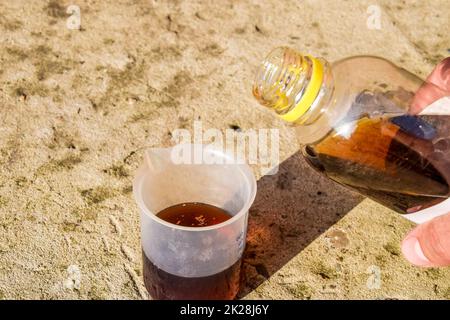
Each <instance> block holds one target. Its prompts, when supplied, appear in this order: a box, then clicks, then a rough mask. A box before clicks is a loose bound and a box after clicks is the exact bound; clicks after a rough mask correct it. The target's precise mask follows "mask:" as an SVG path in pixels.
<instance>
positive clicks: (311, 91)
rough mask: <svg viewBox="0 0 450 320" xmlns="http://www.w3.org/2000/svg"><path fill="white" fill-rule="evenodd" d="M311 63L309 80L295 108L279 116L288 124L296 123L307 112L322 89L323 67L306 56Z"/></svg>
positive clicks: (316, 60) (317, 61) (315, 60)
mask: <svg viewBox="0 0 450 320" xmlns="http://www.w3.org/2000/svg"><path fill="white" fill-rule="evenodd" d="M308 58H309V59H310V60H311V62H312V72H311V79H310V80H309V83H308V86H307V87H306V90H305V92H304V94H303V96H302V98H301V99H300V101H299V102H298V103H297V104H296V105H295V107H294V108H293V109H292V110H290V111H289V112H287V113H285V114H281V115H280V117H281V119H283V120H285V121H288V122H295V121H297V120H298V119H299V118H300V117H301V116H302V115H304V114H305V113H306V111H308V110H309V108H310V107H311V105H312V104H313V102H314V100H315V99H316V97H317V95H318V94H319V91H320V88H321V87H322V81H323V76H324V75H323V65H322V63H321V62H320V61H319V60H318V59H316V58H314V57H312V56H308Z"/></svg>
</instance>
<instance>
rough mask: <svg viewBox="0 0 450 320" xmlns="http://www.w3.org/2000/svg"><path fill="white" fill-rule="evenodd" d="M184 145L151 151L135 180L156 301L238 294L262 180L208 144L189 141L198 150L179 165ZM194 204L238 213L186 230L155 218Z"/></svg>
mask: <svg viewBox="0 0 450 320" xmlns="http://www.w3.org/2000/svg"><path fill="white" fill-rule="evenodd" d="M179 147H180V146H179V145H178V146H176V147H173V148H160V149H150V150H148V151H146V159H147V161H146V162H145V163H144V165H143V166H142V167H141V168H140V169H139V170H138V172H137V174H136V177H135V179H134V182H133V193H134V197H135V200H136V202H137V205H138V207H139V210H140V214H141V236H142V237H141V238H142V239H141V243H142V250H143V259H144V281H145V283H146V287H147V290H148V291H149V293H150V295H151V296H152V297H153V298H156V299H230V298H231V299H232V298H234V297H235V295H236V293H237V291H238V286H239V284H238V283H239V271H240V270H239V269H240V259H241V257H242V253H243V251H244V247H245V239H246V232H247V219H248V210H249V208H250V206H251V204H252V203H253V200H254V198H255V195H256V180H255V177H254V175H253V173H252V171H251V169H250V168H249V167H248V166H247V165H246V164H242V163H240V162H239V161H236V160H234V159H233V157H232V156H231V155H229V154H226V153H224V152H223V151H222V150H218V149H215V148H213V147H209V146H204V145H197V144H192V145H184V146H182V147H183V148H184V149H183V150H184V151H185V152H191V153H190V155H188V157H187V158H186V157H185V160H186V159H187V160H188V161H184V162H183V161H182V162H181V163H180V161H179V159H178V160H176V159H177V156H178V155H179V152H180V148H179ZM199 155H200V157H198V156H199ZM194 158H195V159H194ZM199 158H200V161H199ZM207 159H209V160H207ZM211 159H214V160H215V161H212V162H214V163H211ZM189 202H201V203H205V204H210V205H214V206H216V207H219V208H222V209H224V210H226V211H227V212H228V213H230V214H231V215H232V218H230V219H228V220H226V221H225V222H222V223H220V224H217V225H212V226H207V227H184V226H178V225H175V224H172V223H169V222H166V221H164V220H162V219H160V218H158V217H157V216H156V214H157V213H158V212H160V211H161V210H163V209H165V208H168V207H170V206H173V205H176V204H180V203H189ZM146 264H147V265H146ZM236 273H237V275H236ZM233 279H234V280H233ZM236 279H237V283H236ZM227 281H228V282H233V283H232V284H231V283H227ZM220 286H225V287H227V288H221V287H220Z"/></svg>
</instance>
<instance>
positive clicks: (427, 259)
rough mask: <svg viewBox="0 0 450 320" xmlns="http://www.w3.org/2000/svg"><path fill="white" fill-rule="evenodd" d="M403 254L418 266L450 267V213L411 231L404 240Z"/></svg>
mask: <svg viewBox="0 0 450 320" xmlns="http://www.w3.org/2000/svg"><path fill="white" fill-rule="evenodd" d="M402 252H403V255H404V256H405V258H406V259H407V260H408V261H409V262H411V263H412V264H415V265H417V266H421V267H437V266H450V213H448V214H446V215H444V216H440V217H437V218H434V219H433V220H431V221H428V222H426V223H424V224H421V225H420V226H418V227H416V228H415V229H414V230H413V231H411V232H410V233H409V234H408V236H407V237H406V238H405V240H403V243H402Z"/></svg>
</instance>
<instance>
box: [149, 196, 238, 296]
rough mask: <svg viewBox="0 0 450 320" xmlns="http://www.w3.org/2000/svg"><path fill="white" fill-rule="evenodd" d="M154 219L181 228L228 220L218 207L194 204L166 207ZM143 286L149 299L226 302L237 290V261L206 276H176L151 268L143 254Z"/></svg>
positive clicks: (152, 265) (154, 267) (228, 217)
mask: <svg viewBox="0 0 450 320" xmlns="http://www.w3.org/2000/svg"><path fill="white" fill-rule="evenodd" d="M157 217H159V218H161V219H163V220H165V221H167V222H170V223H173V224H176V225H179V226H185V227H207V226H212V225H216V224H219V223H222V222H224V221H226V220H228V219H230V218H231V217H232V215H230V214H229V213H228V212H226V211H225V210H223V209H220V208H218V207H215V206H212V205H208V204H204V203H198V202H191V203H182V204H178V205H175V206H172V207H169V208H166V209H164V210H162V211H161V212H159V213H158V214H157ZM143 260H144V283H145V286H146V288H147V290H148V292H149V293H150V295H151V296H152V298H153V299H170V300H190V299H193V300H210V299H214V300H230V299H234V297H235V296H236V294H237V292H238V290H239V280H240V277H239V275H240V267H241V261H240V260H238V261H237V262H236V263H235V264H233V265H232V266H230V267H229V268H228V269H226V270H223V271H221V272H219V273H217V274H213V275H209V276H206V277H196V278H188V277H180V276H177V275H174V274H170V273H167V272H165V271H164V270H161V269H159V268H158V267H157V266H156V265H154V264H153V263H152V262H151V261H150V260H149V259H148V258H147V257H146V255H145V253H144V252H143Z"/></svg>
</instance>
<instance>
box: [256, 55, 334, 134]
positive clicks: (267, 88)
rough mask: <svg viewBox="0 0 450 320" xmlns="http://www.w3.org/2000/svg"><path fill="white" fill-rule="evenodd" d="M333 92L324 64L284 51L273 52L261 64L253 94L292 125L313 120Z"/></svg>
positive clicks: (318, 60) (309, 122)
mask: <svg viewBox="0 0 450 320" xmlns="http://www.w3.org/2000/svg"><path fill="white" fill-rule="evenodd" d="M332 91H333V81H332V76H331V71H330V67H329V64H328V62H327V61H325V60H323V59H320V58H319V59H318V58H314V57H312V56H308V55H302V54H301V53H299V52H297V51H295V50H293V49H290V48H287V47H280V48H276V49H274V50H273V51H272V52H271V53H270V54H269V55H268V56H267V57H266V58H265V60H264V61H263V63H262V64H261V66H260V68H259V70H258V72H257V75H256V79H255V82H254V85H253V95H254V96H255V98H256V99H257V100H258V101H259V103H260V104H262V105H263V106H265V107H268V108H270V109H272V110H274V111H275V112H276V113H277V114H278V115H279V117H280V118H282V119H283V120H285V121H287V122H290V123H294V124H296V125H307V124H311V123H313V122H314V121H316V120H317V119H318V118H319V117H320V115H321V113H322V112H323V111H324V108H326V106H327V102H328V100H329V98H330V97H331V93H332Z"/></svg>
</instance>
